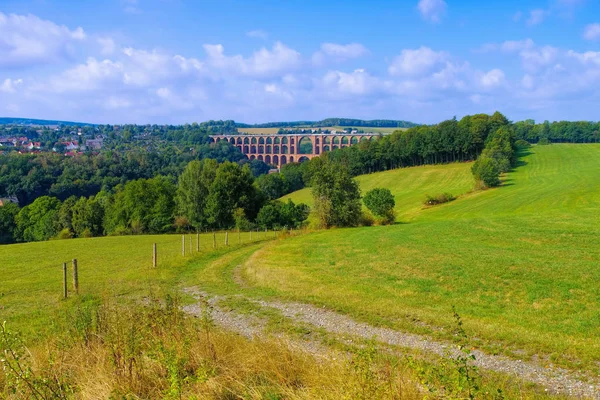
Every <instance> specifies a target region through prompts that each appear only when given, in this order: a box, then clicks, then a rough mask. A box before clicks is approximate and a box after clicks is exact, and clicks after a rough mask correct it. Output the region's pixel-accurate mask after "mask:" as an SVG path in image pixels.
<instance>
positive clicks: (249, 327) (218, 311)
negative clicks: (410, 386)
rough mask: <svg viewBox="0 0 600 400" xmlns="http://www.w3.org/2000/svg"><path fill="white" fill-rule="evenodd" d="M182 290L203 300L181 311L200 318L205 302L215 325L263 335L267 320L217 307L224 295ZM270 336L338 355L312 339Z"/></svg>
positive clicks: (315, 352)
mask: <svg viewBox="0 0 600 400" xmlns="http://www.w3.org/2000/svg"><path fill="white" fill-rule="evenodd" d="M184 292H185V293H187V294H189V295H191V296H193V297H195V298H196V299H198V300H201V299H202V300H203V301H198V303H194V304H189V305H187V306H184V307H183V311H184V312H185V313H187V314H189V315H193V316H195V317H198V318H202V317H203V315H204V312H205V308H206V303H207V304H208V305H209V306H210V314H211V319H212V321H213V322H214V323H215V324H216V325H218V326H220V327H222V328H224V329H226V330H228V331H231V332H235V333H237V334H239V335H242V336H244V337H246V338H248V339H253V338H264V337H265V331H266V324H267V321H265V320H264V319H262V318H258V317H256V316H253V315H248V314H240V313H236V312H233V311H229V310H225V309H223V308H221V307H219V306H218V302H219V300H222V299H225V297H223V296H210V295H208V294H207V293H205V292H202V291H199V290H197V289H195V288H186V289H184ZM272 337H274V338H276V339H281V340H282V341H283V342H285V343H286V344H288V345H289V346H290V347H292V348H295V349H299V350H302V351H305V352H307V353H310V354H312V355H313V356H316V357H317V358H322V359H335V358H337V357H340V355H339V354H338V353H336V352H332V351H331V350H330V349H328V348H327V347H326V346H323V345H321V344H319V343H317V342H316V341H313V340H290V338H288V337H285V336H283V335H272Z"/></svg>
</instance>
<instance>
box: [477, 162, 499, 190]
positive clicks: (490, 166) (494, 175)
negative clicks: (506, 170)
mask: <svg viewBox="0 0 600 400" xmlns="http://www.w3.org/2000/svg"><path fill="white" fill-rule="evenodd" d="M471 170H472V172H473V176H474V177H475V180H476V181H477V182H479V183H480V184H483V185H482V186H483V187H485V188H489V187H494V186H498V185H500V170H499V169H498V165H497V163H496V162H495V161H494V160H492V159H491V158H487V157H485V158H481V157H480V158H479V159H478V160H477V161H475V163H474V164H473V167H472V168H471Z"/></svg>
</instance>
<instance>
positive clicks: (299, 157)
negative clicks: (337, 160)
mask: <svg viewBox="0 0 600 400" xmlns="http://www.w3.org/2000/svg"><path fill="white" fill-rule="evenodd" d="M377 137H379V134H377V133H327V134H325V133H307V134H297V135H296V134H272V135H262V134H260V135H258V134H257V135H251V134H238V135H211V136H210V141H211V143H217V142H220V141H223V140H224V141H226V142H228V143H230V144H231V145H233V146H235V147H237V148H238V149H239V150H240V151H241V152H242V153H243V154H245V155H246V156H247V157H248V158H249V159H250V160H260V161H264V162H265V163H267V164H272V165H275V166H277V168H281V166H282V165H284V164H287V163H292V162H300V161H304V160H310V159H313V158H315V157H318V156H319V155H321V154H322V153H325V152H327V151H332V150H336V149H339V148H343V147H350V146H354V145H356V144H358V143H360V142H362V141H365V140H373V138H377Z"/></svg>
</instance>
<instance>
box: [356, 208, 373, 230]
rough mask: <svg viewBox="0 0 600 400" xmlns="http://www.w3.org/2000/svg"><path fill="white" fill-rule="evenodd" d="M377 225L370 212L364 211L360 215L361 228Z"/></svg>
mask: <svg viewBox="0 0 600 400" xmlns="http://www.w3.org/2000/svg"><path fill="white" fill-rule="evenodd" d="M374 224H375V218H373V215H371V213H370V212H368V211H367V212H365V211H363V212H362V214H361V215H360V221H359V225H360V226H373V225H374Z"/></svg>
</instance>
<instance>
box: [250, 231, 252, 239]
mask: <svg viewBox="0 0 600 400" xmlns="http://www.w3.org/2000/svg"><path fill="white" fill-rule="evenodd" d="M250 241H252V229H250Z"/></svg>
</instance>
